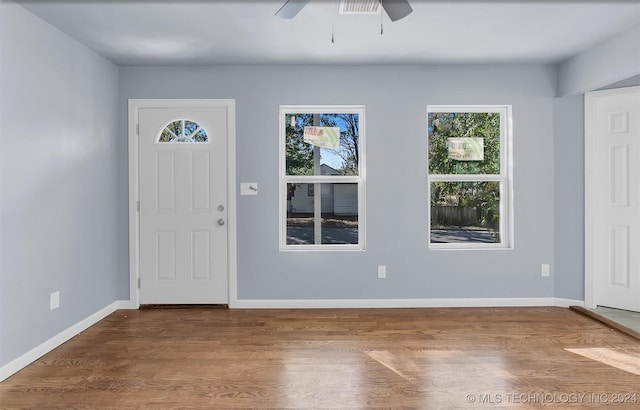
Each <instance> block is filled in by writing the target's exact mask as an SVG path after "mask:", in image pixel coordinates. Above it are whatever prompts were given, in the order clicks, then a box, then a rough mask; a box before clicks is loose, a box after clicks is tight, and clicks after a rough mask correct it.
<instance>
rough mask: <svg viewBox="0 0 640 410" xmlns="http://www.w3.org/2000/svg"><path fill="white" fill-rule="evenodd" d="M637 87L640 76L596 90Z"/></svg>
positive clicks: (639, 83)
mask: <svg viewBox="0 0 640 410" xmlns="http://www.w3.org/2000/svg"><path fill="white" fill-rule="evenodd" d="M639 44H640V43H639ZM639 64H640V62H639ZM637 85H640V74H639V75H636V76H633V77H631V78H627V79H625V80H622V81H618V82H616V83H613V84H609V85H607V86H605V87H602V88H598V90H611V89H613V88H624V87H635V86H637Z"/></svg>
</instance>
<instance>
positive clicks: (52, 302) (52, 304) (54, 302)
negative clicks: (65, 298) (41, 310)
mask: <svg viewBox="0 0 640 410" xmlns="http://www.w3.org/2000/svg"><path fill="white" fill-rule="evenodd" d="M59 307H60V291H56V292H53V293H52V294H51V295H49V310H53V309H57V308H59Z"/></svg>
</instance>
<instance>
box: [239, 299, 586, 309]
mask: <svg viewBox="0 0 640 410" xmlns="http://www.w3.org/2000/svg"><path fill="white" fill-rule="evenodd" d="M576 305H577V306H583V305H584V301H581V300H571V299H562V298H473V299H467V298H447V299H312V300H305V299H279V300H270V299H238V300H235V301H233V302H232V303H231V304H230V306H229V307H230V308H232V309H325V308H336V309H340V308H425V307H523V306H557V307H569V306H576Z"/></svg>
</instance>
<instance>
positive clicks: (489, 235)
mask: <svg viewBox="0 0 640 410" xmlns="http://www.w3.org/2000/svg"><path fill="white" fill-rule="evenodd" d="M430 189H431V243H470V242H471V243H500V231H499V230H500V228H499V227H500V183H499V182H497V181H490V182H432V183H431V185H430Z"/></svg>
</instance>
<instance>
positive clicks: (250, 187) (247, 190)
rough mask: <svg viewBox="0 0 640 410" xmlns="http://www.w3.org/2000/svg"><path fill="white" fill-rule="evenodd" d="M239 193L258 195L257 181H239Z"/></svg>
mask: <svg viewBox="0 0 640 410" xmlns="http://www.w3.org/2000/svg"><path fill="white" fill-rule="evenodd" d="M240 195H258V183H257V182H242V183H240Z"/></svg>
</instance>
